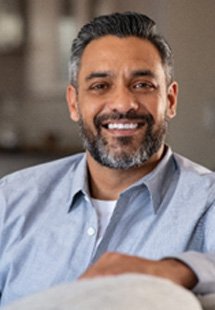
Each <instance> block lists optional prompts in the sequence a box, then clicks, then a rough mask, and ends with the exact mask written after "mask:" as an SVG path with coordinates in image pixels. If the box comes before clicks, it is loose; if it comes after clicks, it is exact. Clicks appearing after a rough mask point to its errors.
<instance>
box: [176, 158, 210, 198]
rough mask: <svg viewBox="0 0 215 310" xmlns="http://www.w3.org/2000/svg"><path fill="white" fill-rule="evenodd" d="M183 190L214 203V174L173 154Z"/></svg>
mask: <svg viewBox="0 0 215 310" xmlns="http://www.w3.org/2000/svg"><path fill="white" fill-rule="evenodd" d="M173 156H174V159H175V163H176V166H177V168H178V171H179V180H180V184H181V186H182V187H183V190H184V191H185V192H186V191H189V192H190V194H191V195H194V194H195V195H196V196H204V197H205V199H206V198H207V200H209V201H213V202H215V172H214V171H212V170H210V169H208V168H206V167H204V166H202V165H200V164H197V163H195V162H193V161H191V160H189V159H188V158H185V157H183V156H181V155H179V154H175V153H174V154H173Z"/></svg>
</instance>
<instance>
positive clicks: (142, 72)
mask: <svg viewBox="0 0 215 310" xmlns="http://www.w3.org/2000/svg"><path fill="white" fill-rule="evenodd" d="M131 76H132V77H139V76H146V77H151V78H155V77H156V75H155V73H154V72H152V71H151V70H134V71H132V73H131Z"/></svg>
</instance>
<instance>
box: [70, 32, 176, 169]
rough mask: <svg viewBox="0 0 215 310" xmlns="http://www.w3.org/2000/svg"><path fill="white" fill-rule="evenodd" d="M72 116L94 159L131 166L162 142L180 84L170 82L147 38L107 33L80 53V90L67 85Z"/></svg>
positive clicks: (150, 155)
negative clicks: (168, 84) (120, 36)
mask: <svg viewBox="0 0 215 310" xmlns="http://www.w3.org/2000/svg"><path fill="white" fill-rule="evenodd" d="M67 95H68V96H67V97H68V102H69V108H70V112H71V118H72V119H73V120H74V121H77V122H78V123H79V125H80V129H81V133H82V137H83V140H84V144H85V146H86V148H87V150H88V152H89V154H90V156H92V157H93V158H94V159H95V160H97V161H98V162H99V163H101V164H102V165H105V166H107V167H110V168H118V169H128V168H131V167H138V166H141V165H143V164H144V163H145V162H147V161H148V160H149V159H150V158H151V157H152V156H153V155H154V154H155V153H156V152H158V151H159V149H160V148H161V146H162V144H163V142H164V137H165V133H166V128H167V120H168V119H170V118H172V117H174V116H175V111H176V97H177V85H176V83H172V84H171V85H170V86H168V87H167V85H166V78H165V72H164V68H163V65H162V63H161V59H160V56H159V53H158V51H157V50H156V48H155V47H154V46H153V45H152V44H151V43H150V42H148V41H146V40H142V39H139V38H135V37H128V38H118V37H115V36H105V37H103V38H100V39H97V40H94V41H92V42H91V43H89V45H88V46H87V47H86V49H85V50H84V53H83V55H82V58H81V65H80V71H79V75H78V90H77V92H76V91H75V89H74V88H73V87H72V86H71V85H70V86H69V87H68V94H67Z"/></svg>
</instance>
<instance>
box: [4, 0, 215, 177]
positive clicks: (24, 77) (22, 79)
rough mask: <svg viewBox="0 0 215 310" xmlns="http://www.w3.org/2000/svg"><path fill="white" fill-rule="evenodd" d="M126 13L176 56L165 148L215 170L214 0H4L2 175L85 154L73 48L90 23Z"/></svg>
mask: <svg viewBox="0 0 215 310" xmlns="http://www.w3.org/2000/svg"><path fill="white" fill-rule="evenodd" d="M128 10H132V11H139V12H143V13H145V14H147V15H149V16H150V17H152V18H153V19H154V20H155V21H156V22H157V24H158V26H159V28H160V31H161V32H162V33H163V34H164V36H165V37H166V38H167V40H168V41H169V43H170V45H171V46H172V48H173V50H174V55H175V75H176V79H177V80H178V82H179V84H180V95H179V106H178V115H177V118H176V119H175V120H174V121H173V122H172V123H171V125H170V130H169V134H168V138H167V141H168V143H169V144H170V145H171V146H172V148H173V149H174V150H175V151H176V152H179V153H181V154H182V155H184V156H186V157H188V158H190V159H191V160H194V161H196V162H198V163H200V164H202V165H204V166H206V167H208V168H210V169H215V158H214V157H215V156H214V153H215V152H214V151H215V81H214V80H215V60H214V56H215V35H214V29H215V1H214V0H141V1H140V0H45V1H44V0H0V72H1V74H0V176H3V175H5V174H7V173H9V172H13V171H15V170H17V169H20V168H23V167H27V166H30V165H34V164H37V163H40V162H45V161H49V160H52V159H55V158H58V157H62V156H65V155H69V154H73V153H76V152H79V151H81V150H82V146H81V142H80V138H79V136H78V130H77V127H76V125H75V124H73V123H72V122H71V121H70V119H69V113H68V111H67V105H66V100H65V89H66V86H67V83H68V78H67V63H68V58H69V51H70V47H71V42H72V39H73V38H74V36H75V35H76V33H77V31H78V29H79V27H80V26H81V25H83V24H84V23H85V22H87V21H88V20H89V19H91V18H92V17H94V16H96V15H99V14H106V13H111V12H114V11H121V12H123V11H128Z"/></svg>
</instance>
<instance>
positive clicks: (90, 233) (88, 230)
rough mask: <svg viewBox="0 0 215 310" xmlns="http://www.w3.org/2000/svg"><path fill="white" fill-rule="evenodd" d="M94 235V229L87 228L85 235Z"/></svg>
mask: <svg viewBox="0 0 215 310" xmlns="http://www.w3.org/2000/svg"><path fill="white" fill-rule="evenodd" d="M95 233H96V230H95V228H93V227H89V228H88V229H87V234H88V235H89V236H93V235H95Z"/></svg>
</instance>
